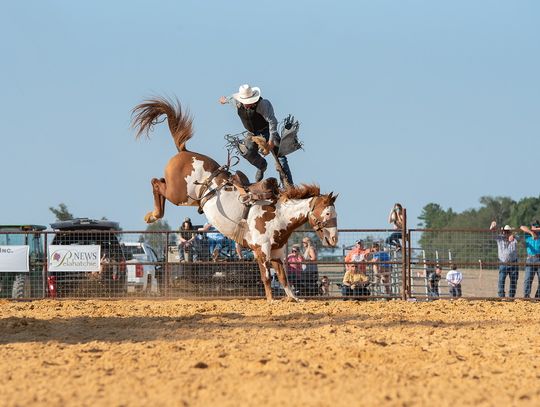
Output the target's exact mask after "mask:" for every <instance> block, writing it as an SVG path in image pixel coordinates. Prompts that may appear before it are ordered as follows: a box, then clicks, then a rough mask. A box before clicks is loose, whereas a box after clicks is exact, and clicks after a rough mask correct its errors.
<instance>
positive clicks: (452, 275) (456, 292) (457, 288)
mask: <svg viewBox="0 0 540 407" xmlns="http://www.w3.org/2000/svg"><path fill="white" fill-rule="evenodd" d="M446 281H447V282H448V288H449V290H450V295H451V296H452V297H453V298H459V297H461V282H462V281H463V274H462V273H461V271H458V269H457V266H456V265H455V264H454V265H453V266H452V268H451V270H450V271H449V272H448V273H447V274H446Z"/></svg>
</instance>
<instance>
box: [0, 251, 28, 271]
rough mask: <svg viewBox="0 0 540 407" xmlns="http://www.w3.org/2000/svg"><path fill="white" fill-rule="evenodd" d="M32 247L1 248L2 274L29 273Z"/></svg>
mask: <svg viewBox="0 0 540 407" xmlns="http://www.w3.org/2000/svg"><path fill="white" fill-rule="evenodd" d="M29 253H30V246H0V272H15V273H21V272H28V271H30V267H29V264H28V254H29Z"/></svg>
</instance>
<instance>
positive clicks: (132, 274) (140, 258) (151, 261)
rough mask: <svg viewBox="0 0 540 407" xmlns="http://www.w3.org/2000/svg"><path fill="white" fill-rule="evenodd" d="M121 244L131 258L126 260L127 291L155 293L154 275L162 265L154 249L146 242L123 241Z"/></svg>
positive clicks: (156, 289) (155, 281) (155, 282)
mask: <svg viewBox="0 0 540 407" xmlns="http://www.w3.org/2000/svg"><path fill="white" fill-rule="evenodd" d="M122 246H123V248H124V253H125V254H126V255H127V256H128V257H131V258H132V259H131V260H128V262H127V291H128V292H136V291H142V292H150V293H154V294H157V292H158V284H157V279H156V276H157V275H158V274H160V272H161V270H162V268H163V267H162V265H161V263H160V262H159V260H158V255H157V254H156V251H155V250H154V249H153V248H152V246H150V245H149V244H148V243H141V242H123V243H122Z"/></svg>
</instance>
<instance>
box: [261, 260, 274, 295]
mask: <svg viewBox="0 0 540 407" xmlns="http://www.w3.org/2000/svg"><path fill="white" fill-rule="evenodd" d="M258 263H259V271H260V272H261V280H262V282H263V284H264V293H265V294H266V299H267V301H269V302H270V301H272V287H271V286H270V282H271V281H272V280H271V277H270V267H268V266H267V265H266V264H265V262H264V261H261V260H259V261H258Z"/></svg>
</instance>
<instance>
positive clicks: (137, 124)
mask: <svg viewBox="0 0 540 407" xmlns="http://www.w3.org/2000/svg"><path fill="white" fill-rule="evenodd" d="M131 115H132V118H133V119H132V121H131V126H132V127H133V128H134V129H137V134H136V135H135V137H136V138H139V137H141V135H143V134H144V135H146V137H150V131H151V130H152V129H153V127H154V125H156V124H158V123H160V121H158V119H159V118H160V117H161V116H162V115H166V116H167V122H168V123H169V130H170V131H171V135H172V137H173V139H174V144H176V148H177V149H178V151H185V150H186V142H187V141H188V140H189V139H190V138H191V136H193V124H192V122H193V118H192V117H191V116H190V115H189V113H182V106H181V105H180V102H179V101H178V99H176V100H175V101H171V100H169V99H166V98H162V97H157V98H155V99H150V100H147V101H146V102H144V103H141V104H140V105H137V106H135V107H134V108H133V110H132V111H131Z"/></svg>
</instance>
